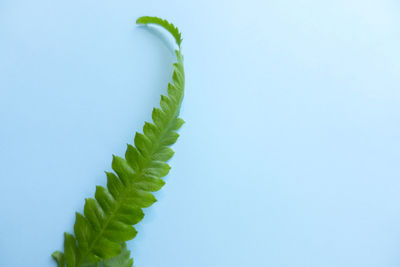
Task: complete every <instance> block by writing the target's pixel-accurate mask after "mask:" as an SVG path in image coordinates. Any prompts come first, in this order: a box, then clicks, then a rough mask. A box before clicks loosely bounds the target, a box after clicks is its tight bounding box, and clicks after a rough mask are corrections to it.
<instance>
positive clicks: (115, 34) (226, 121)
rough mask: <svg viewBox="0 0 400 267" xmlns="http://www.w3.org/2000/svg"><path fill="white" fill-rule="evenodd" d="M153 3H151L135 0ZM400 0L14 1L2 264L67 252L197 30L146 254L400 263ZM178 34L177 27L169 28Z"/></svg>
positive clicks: (183, 259) (158, 262)
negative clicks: (179, 49) (98, 189)
mask: <svg viewBox="0 0 400 267" xmlns="http://www.w3.org/2000/svg"><path fill="white" fill-rule="evenodd" d="M135 2H136V3H135ZM399 13H400V4H399V2H398V1H397V0H392V1H389V0H367V1H365V0H364V1H361V0H336V1H318V0H305V1H289V0H279V1H261V0H258V1H256V0H248V1H217V2H215V0H203V1H141V2H138V1H118V0H117V1H94V0H92V1H89V0H83V1H82V0H79V1H78V0H70V1H46V0H37V1H26V0H25V1H21V0H20V1H18V0H2V1H0V125H1V126H0V162H1V163H0V166H1V179H0V191H1V194H0V203H1V204H0V212H1V220H0V266H1V267H22V266H24V267H25V266H41V267H47V266H49V267H51V266H55V264H53V262H52V260H51V259H50V253H51V252H52V251H53V250H55V249H59V248H61V246H62V242H63V236H62V233H63V232H64V231H72V225H73V220H74V212H75V211H76V210H78V211H80V210H82V207H83V203H84V198H85V197H89V196H92V195H93V193H94V190H95V184H104V183H105V175H104V173H103V171H104V170H110V162H111V155H112V154H113V153H115V154H117V155H122V154H123V152H124V150H125V145H126V143H128V142H131V141H132V138H133V135H134V133H135V131H138V130H140V129H141V126H142V125H143V121H144V120H148V119H149V118H150V112H151V109H152V108H153V106H156V105H157V103H158V101H159V95H160V93H161V92H165V88H166V84H167V82H168V81H169V79H170V75H171V73H172V69H171V63H172V62H173V61H174V57H173V55H172V53H171V51H170V48H171V46H167V45H166V44H165V40H164V41H163V38H160V35H159V34H157V33H156V32H157V31H149V30H146V29H143V28H140V27H136V26H135V23H134V22H135V20H136V18H137V17H138V16H141V15H158V16H162V17H163V18H167V19H170V20H171V21H173V22H174V23H176V25H178V26H179V27H180V29H181V30H182V32H183V37H184V41H183V52H184V55H185V63H186V72H187V91H186V92H187V93H186V98H185V101H184V106H183V111H182V117H183V118H184V119H185V120H186V121H187V124H186V125H185V126H184V127H183V129H182V130H181V137H182V138H180V140H179V142H178V144H177V145H176V146H175V147H174V149H175V151H176V156H175V157H174V159H173V160H172V161H171V165H172V171H171V173H170V175H169V176H168V177H167V179H166V180H167V184H166V186H165V187H164V188H163V189H162V191H161V192H159V193H157V198H158V199H159V202H157V203H156V204H155V205H154V206H153V207H151V208H150V209H148V210H146V217H145V219H144V220H143V222H142V223H140V225H139V226H138V230H139V235H138V237H137V238H136V239H135V240H134V241H133V242H130V243H129V247H130V248H131V249H132V250H133V252H132V253H133V256H134V258H135V265H136V266H137V267H147V266H149V267H150V266H152V267H228V266H229V267H236V266H237V267H239V266H240V267H247V266H249V267H250V266H251V267H253V266H254V267H267V266H271V267H286V266H287V267H347V266H349V267H395V266H400V92H399V90H400V76H399V73H400V50H399V47H400V16H399ZM168 40H169V39H168Z"/></svg>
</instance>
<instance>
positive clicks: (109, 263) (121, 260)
mask: <svg viewBox="0 0 400 267" xmlns="http://www.w3.org/2000/svg"><path fill="white" fill-rule="evenodd" d="M130 254H131V253H130V252H129V250H128V249H127V248H126V244H125V243H124V244H122V246H121V253H120V254H119V255H118V256H116V257H114V258H111V259H108V260H105V261H103V262H101V263H100V264H99V267H132V266H133V259H131V258H130Z"/></svg>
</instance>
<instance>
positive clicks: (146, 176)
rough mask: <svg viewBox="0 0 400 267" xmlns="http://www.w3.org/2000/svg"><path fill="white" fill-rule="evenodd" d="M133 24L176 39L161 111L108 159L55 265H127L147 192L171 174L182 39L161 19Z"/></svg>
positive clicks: (151, 200)
mask: <svg viewBox="0 0 400 267" xmlns="http://www.w3.org/2000/svg"><path fill="white" fill-rule="evenodd" d="M137 23H138V24H157V25H160V26H161V27H164V28H165V29H166V30H168V31H169V32H170V33H171V34H172V35H173V37H174V38H175V40H176V43H177V45H178V47H179V50H176V51H175V55H176V59H177V62H176V63H174V64H173V69H174V71H173V74H172V82H171V83H169V84H168V88H167V93H168V94H167V95H162V96H161V100H160V108H154V109H153V112H152V122H146V123H145V124H144V127H143V133H136V135H135V139H134V145H135V146H132V145H128V146H127V149H126V153H125V157H119V156H113V160H112V164H111V167H112V169H113V172H106V176H107V187H103V186H97V187H96V192H95V196H94V198H88V199H86V201H85V206H84V210H83V214H80V213H76V220H75V225H74V235H71V234H68V233H66V234H65V240H64V254H63V253H62V252H59V251H57V252H55V253H53V254H52V257H53V258H54V259H55V261H56V262H57V263H58V266H59V267H61V266H62V267H65V266H66V267H94V266H103V267H131V266H132V265H133V260H132V259H130V258H129V257H130V255H129V254H130V253H129V251H128V250H127V249H126V244H125V242H126V241H128V240H131V239H133V238H134V237H135V236H136V234H137V231H136V229H135V228H134V227H133V225H135V224H137V223H138V222H140V221H141V220H142V218H143V216H144V214H143V210H142V209H143V208H147V207H149V206H151V205H152V204H153V203H154V202H156V198H155V197H154V195H153V194H152V192H155V191H158V190H160V189H161V188H162V187H163V185H164V184H165V181H164V180H163V179H162V178H163V177H165V176H166V175H167V174H168V173H169V171H170V166H169V165H168V163H167V161H168V160H169V159H170V158H171V157H172V156H173V154H174V152H173V150H172V149H171V148H170V147H169V146H171V145H173V144H174V143H175V142H176V140H177V138H178V136H179V135H178V133H177V130H178V129H179V128H180V127H181V126H182V124H183V120H182V119H180V118H179V112H180V107H181V103H182V100H183V96H184V85H185V75H184V67H183V56H182V54H181V50H180V45H181V42H182V37H181V34H180V32H179V31H178V29H177V28H176V27H175V26H174V25H173V24H171V23H169V22H167V21H166V20H162V19H160V18H156V17H141V18H139V19H138V20H137ZM121 244H122V245H121Z"/></svg>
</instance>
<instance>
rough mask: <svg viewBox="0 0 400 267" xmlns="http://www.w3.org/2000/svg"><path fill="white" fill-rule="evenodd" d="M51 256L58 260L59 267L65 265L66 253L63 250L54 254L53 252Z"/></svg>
mask: <svg viewBox="0 0 400 267" xmlns="http://www.w3.org/2000/svg"><path fill="white" fill-rule="evenodd" d="M51 257H53V259H54V260H55V261H56V262H57V266H58V267H64V265H65V262H64V253H62V252H61V251H54V252H53V254H51Z"/></svg>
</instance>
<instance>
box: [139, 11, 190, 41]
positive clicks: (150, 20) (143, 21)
mask: <svg viewBox="0 0 400 267" xmlns="http://www.w3.org/2000/svg"><path fill="white" fill-rule="evenodd" d="M136 23H137V24H156V25H159V26H161V27H163V28H164V29H166V30H167V31H169V32H170V33H171V34H172V36H174V38H175V41H176V43H177V45H178V46H181V43H182V36H181V33H180V32H179V30H178V28H177V27H175V26H174V24H172V23H169V22H168V21H167V20H165V19H161V18H158V17H149V16H143V17H140V18H138V19H137V20H136Z"/></svg>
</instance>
